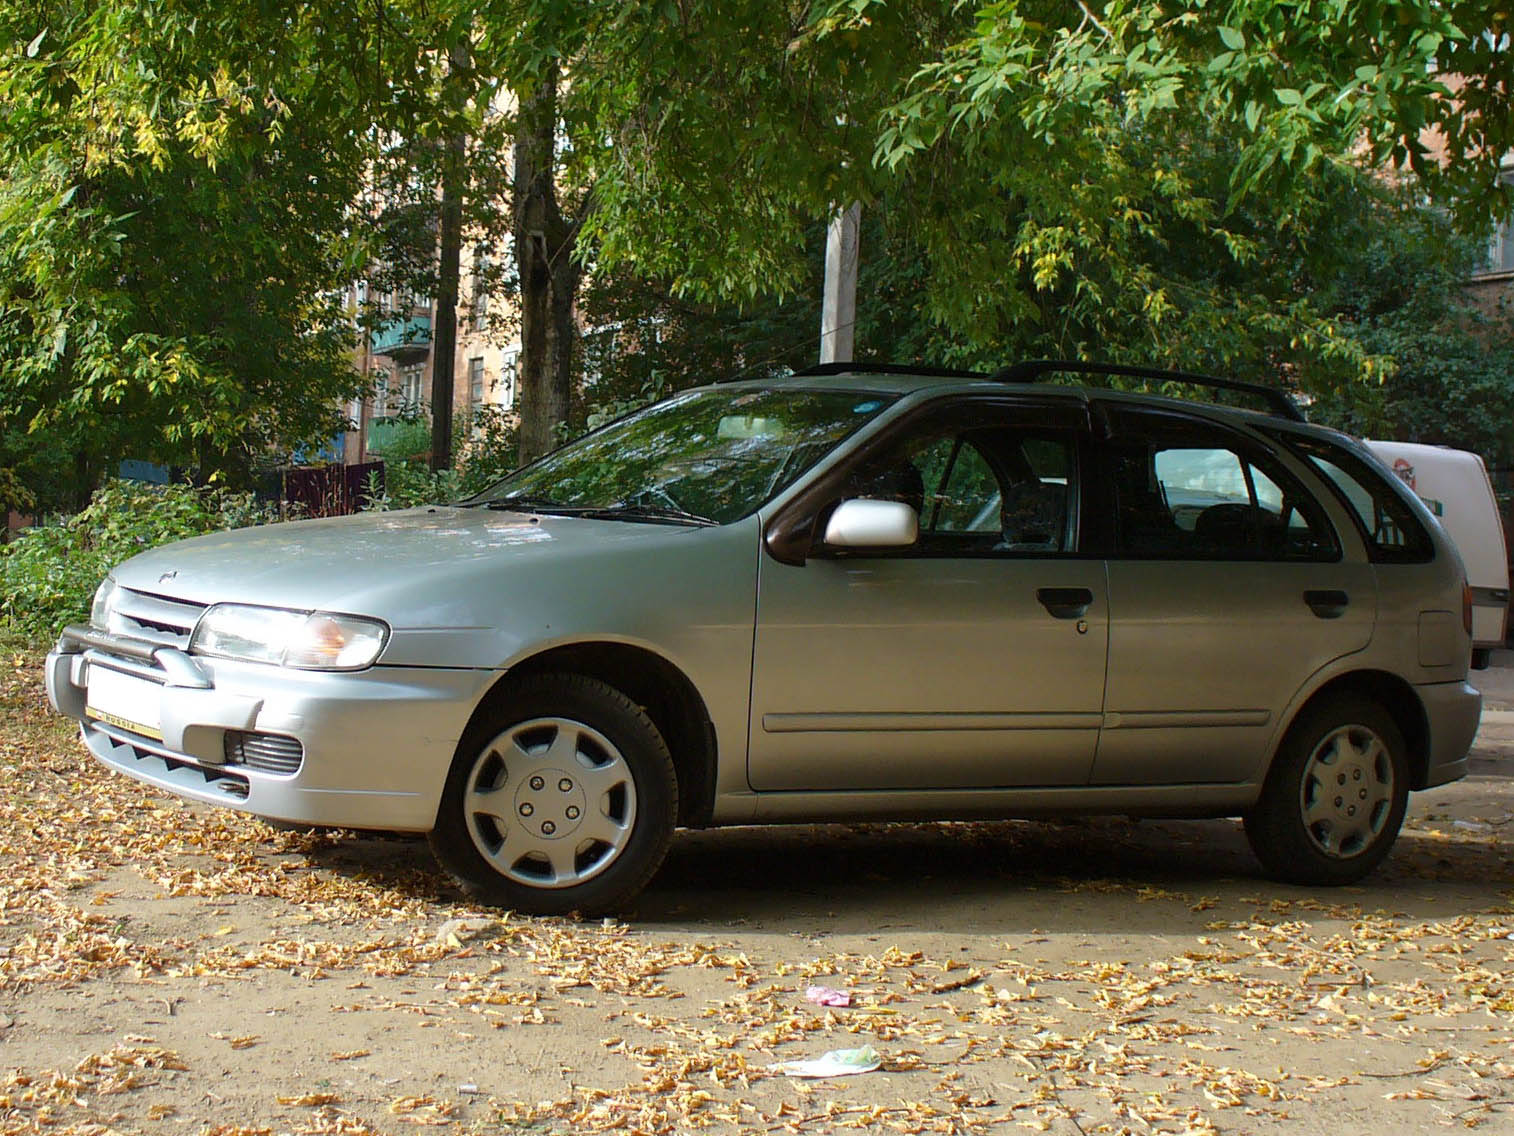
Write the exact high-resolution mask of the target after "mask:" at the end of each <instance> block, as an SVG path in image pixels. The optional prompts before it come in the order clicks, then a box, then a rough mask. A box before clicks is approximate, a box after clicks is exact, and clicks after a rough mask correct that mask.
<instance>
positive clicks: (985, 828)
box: [299, 818, 1514, 935]
mask: <svg viewBox="0 0 1514 1136" xmlns="http://www.w3.org/2000/svg"><path fill="white" fill-rule="evenodd" d="M1458 823H1466V822H1445V824H1444V825H1439V823H1438V822H1434V821H1420V820H1416V821H1413V822H1412V823H1411V826H1410V827H1408V828H1406V829H1405V831H1404V832H1403V833H1402V834H1401V835H1400V837H1399V839H1398V842H1397V844H1396V845H1395V848H1394V852H1393V854H1392V856H1391V857H1390V858H1389V860H1388V861H1387V863H1386V864H1384V865H1383V866H1382V867H1381V868H1379V869H1378V870H1377V871H1376V872H1374V873H1373V874H1372V875H1371V876H1369V877H1368V878H1367V879H1366V880H1365V881H1363V882H1362V883H1361V884H1359V885H1356V886H1352V887H1344V888H1305V887H1296V886H1291V885H1287V884H1280V883H1277V882H1274V881H1272V880H1269V879H1267V878H1265V877H1264V876H1263V875H1262V873H1261V869H1260V866H1259V865H1258V864H1257V862H1256V860H1255V859H1254V858H1253V857H1252V855H1251V852H1250V849H1249V848H1248V846H1247V844H1246V839H1245V835H1244V833H1243V831H1242V829H1241V826H1240V824H1239V823H1238V822H1236V821H1227V820H1205V821H1160V822H1157V821H1133V820H1128V819H1124V818H1093V819H1077V820H1067V821H1060V820H1053V821H996V822H944V823H928V824H865V825H840V824H832V825H788V826H762V827H758V826H753V827H744V828H724V829H711V830H706V831H691V832H680V833H679V834H678V835H677V836H676V837H675V839H674V841H673V845H672V848H671V849H670V850H669V853H668V856H667V859H666V860H665V862H664V863H663V866H662V868H661V869H660V870H659V872H658V873H657V875H656V876H654V877H653V879H652V881H651V883H650V885H649V886H648V888H647V890H646V891H645V892H644V893H643V894H642V895H641V896H640V897H639V899H638V900H637V901H636V903H635V905H634V907H633V908H632V909H631V910H630V911H628V912H627V913H626V915H625V919H626V921H627V922H629V923H632V924H635V925H638V926H642V927H645V928H648V929H665V930H668V931H674V930H677V929H684V928H687V929H698V930H699V931H701V933H707V934H712V935H719V934H720V933H721V931H722V930H735V929H740V928H750V929H761V930H764V931H768V932H778V933H791V934H799V935H807V934H816V933H819V934H869V933H888V932H892V931H893V930H896V929H916V930H927V931H934V932H942V933H962V934H1006V933H1019V932H1025V933H1029V932H1044V933H1055V932H1097V933H1106V932H1110V931H1111V930H1118V931H1120V932H1124V933H1131V934H1175V935H1181V934H1203V933H1204V932H1205V929H1206V927H1209V926H1211V925H1212V924H1213V923H1215V922H1216V921H1225V920H1236V919H1240V920H1246V919H1251V918H1255V917H1256V913H1257V911H1258V909H1259V908H1260V909H1262V910H1263V911H1265V912H1271V913H1272V916H1273V917H1277V918H1282V917H1287V913H1288V912H1290V911H1293V910H1294V909H1295V908H1297V909H1299V911H1295V912H1294V914H1295V915H1298V914H1300V913H1302V914H1304V915H1306V916H1307V915H1308V913H1310V912H1312V913H1314V914H1313V916H1311V917H1319V918H1326V917H1340V918H1350V917H1352V916H1353V915H1355V914H1360V913H1372V912H1379V911H1383V912H1392V913H1393V914H1395V915H1397V916H1401V917H1404V918H1410V919H1418V920H1445V919H1453V918H1456V917H1458V916H1461V915H1465V914H1474V913H1477V912H1480V911H1490V912H1491V911H1493V910H1494V909H1500V910H1506V909H1507V905H1508V902H1509V900H1508V893H1509V892H1510V890H1511V889H1514V841H1510V840H1508V836H1510V835H1514V832H1510V833H1505V832H1504V831H1503V830H1501V829H1499V828H1497V827H1494V826H1489V825H1482V826H1480V827H1478V828H1476V829H1462V828H1459V827H1456V826H1457V825H1458ZM299 851H301V852H302V853H303V854H304V855H305V856H307V857H308V858H309V859H310V861H311V862H312V863H313V864H315V865H317V866H319V867H322V868H325V869H327V870H330V871H333V872H336V873H340V874H344V875H354V876H361V877H363V878H365V879H367V880H369V881H371V882H373V883H374V884H377V885H379V886H380V887H383V888H386V889H392V890H394V891H396V892H399V893H401V894H405V895H409V896H412V897H416V898H422V899H431V900H434V901H436V902H438V903H463V902H467V901H466V898H465V897H464V896H463V894H462V892H461V891H460V889H458V888H457V887H456V886H455V885H453V884H452V883H451V881H450V880H448V879H447V878H446V877H445V876H444V875H443V874H442V873H440V872H439V871H438V870H437V869H436V868H435V866H434V864H433V862H432V860H431V857H430V854H429V851H428V850H427V848H426V845H425V843H424V841H422V840H418V839H415V838H400V837H394V836H384V835H379V834H371V833H342V834H330V835H326V836H319V837H313V838H311V839H310V840H309V841H308V842H306V843H305V844H304V846H303V847H301V848H300V849H299Z"/></svg>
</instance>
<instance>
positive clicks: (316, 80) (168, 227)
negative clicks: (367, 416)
mask: <svg viewBox="0 0 1514 1136" xmlns="http://www.w3.org/2000/svg"><path fill="white" fill-rule="evenodd" d="M384 16H385V19H384V20H381V21H380V22H379V23H377V24H375V22H374V21H373V20H372V19H371V16H370V13H369V12H368V10H367V9H366V8H363V9H360V8H359V7H358V6H356V5H350V4H347V3H323V4H298V5H289V6H273V7H269V6H264V5H253V6H245V5H244V6H232V7H228V8H223V9H217V10H215V11H214V12H211V11H207V10H205V9H204V6H203V5H198V4H190V3H181V2H179V0H163V2H161V3H154V4H151V5H95V4H84V3H78V2H75V0H55V2H50V3H47V4H43V5H34V4H20V3H10V2H5V3H0V44H4V45H6V46H5V50H4V52H3V54H0V394H3V405H4V406H5V408H6V418H7V421H6V423H5V426H6V428H7V429H9V430H11V431H14V430H17V429H22V430H26V431H30V432H32V433H37V432H45V433H47V434H48V435H50V436H52V437H54V438H55V439H57V440H58V441H59V443H60V444H66V445H69V446H71V447H74V452H75V454H76V456H77V462H76V485H77V488H78V489H79V490H80V491H84V492H87V490H88V488H89V486H91V485H92V484H93V483H94V482H95V480H96V479H97V478H98V476H99V475H100V473H101V471H102V470H103V469H104V468H105V467H106V466H107V465H108V464H109V463H110V462H112V461H114V460H116V459H118V458H119V457H122V456H133V457H140V458H146V459H151V460H156V461H159V462H163V463H165V464H170V465H175V466H182V467H187V468H190V469H192V470H194V471H196V473H197V476H199V477H200V478H201V479H206V480H208V479H212V478H233V479H235V478H240V477H242V476H245V473H246V471H247V470H248V468H249V467H250V465H251V464H252V463H253V462H255V461H256V460H258V459H259V458H261V457H262V455H264V454H265V453H266V452H267V451H268V449H269V448H270V447H277V448H278V449H281V450H283V451H285V452H288V451H290V450H293V449H296V448H298V447H302V446H303V447H309V446H315V445H318V444H320V443H321V442H323V441H326V440H328V439H330V437H331V435H332V434H333V433H334V432H335V431H336V430H338V429H340V428H341V426H342V421H343V418H342V414H341V404H342V402H343V400H346V399H350V398H352V397H354V396H355V395H356V394H358V393H359V392H360V391H361V389H362V379H361V378H360V376H358V375H356V374H355V373H354V370H353V367H352V364H351V360H350V347H351V343H352V337H353V328H352V325H351V322H350V320H349V318H348V314H347V312H346V311H345V310H344V309H343V307H342V303H341V299H340V297H341V293H342V291H343V290H344V289H345V286H346V285H347V283H348V282H349V281H350V280H351V279H352V278H353V277H354V276H355V275H356V274H357V270H358V268H359V266H360V265H361V264H362V263H363V262H364V260H365V258H366V256H367V253H368V236H369V234H368V233H367V232H366V231H365V229H364V226H363V225H362V217H361V213H360V212H359V211H357V210H355V209H354V205H355V203H357V202H359V201H360V200H361V198H362V190H363V188H364V187H363V178H364V174H365V170H366V168H367V162H368V161H369V159H370V158H371V157H372V155H373V153H374V149H375V139H376V138H377V137H378V134H379V131H380V128H381V127H382V126H383V125H384V124H386V123H388V124H392V123H394V122H395V121H397V120H399V119H402V118H403V117H404V116H405V113H406V110H407V98H408V92H409V90H411V88H412V86H413V85H414V84H413V83H412V82H411V77H412V76H413V75H414V74H415V73H416V72H417V71H418V70H419V66H420V57H419V55H418V54H417V52H416V51H415V50H413V49H410V50H409V51H408V54H407V51H406V44H407V42H409V41H408V40H407V36H406V35H401V34H399V33H398V29H401V28H404V27H405V21H404V19H403V12H402V11H401V10H398V9H396V8H394V7H390V8H388V9H387V10H386V11H385V13H384ZM407 34H408V33H407ZM3 460H4V457H3V455H0V462H3Z"/></svg>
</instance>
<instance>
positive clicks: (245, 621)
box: [189, 604, 389, 671]
mask: <svg viewBox="0 0 1514 1136" xmlns="http://www.w3.org/2000/svg"><path fill="white" fill-rule="evenodd" d="M388 638H389V627H388V625H387V624H384V623H381V622H380V621H379V620H376V619H364V618H362V617H360V616H356V615H334V614H332V613H330V612H324V611H315V612H304V611H288V610H286V609H284V608H277V607H252V606H250V605H248V604H216V605H215V606H214V607H212V608H210V609H209V610H207V611H206V612H205V614H204V615H202V616H200V622H199V623H197V624H196V625H195V630H194V634H193V635H192V636H191V637H190V640H189V649H190V650H191V651H192V652H194V653H196V654H200V655H215V656H218V657H219V658H223V659H242V660H245V661H247V662H253V663H273V664H276V665H283V666H286V667H296V668H298V669H300V670H320V671H358V670H362V669H363V668H364V667H368V666H372V665H373V660H374V659H376V658H378V656H379V652H380V651H382V650H383V649H384V643H385V642H386V641H387V640H388Z"/></svg>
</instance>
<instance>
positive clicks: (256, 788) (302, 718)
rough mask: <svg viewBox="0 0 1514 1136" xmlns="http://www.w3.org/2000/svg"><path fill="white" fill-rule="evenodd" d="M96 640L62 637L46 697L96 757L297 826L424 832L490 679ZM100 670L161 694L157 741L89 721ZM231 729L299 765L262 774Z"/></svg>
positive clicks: (50, 664) (459, 672)
mask: <svg viewBox="0 0 1514 1136" xmlns="http://www.w3.org/2000/svg"><path fill="white" fill-rule="evenodd" d="M101 640H102V637H100V636H88V635H75V636H71V635H70V633H69V632H65V634H64V637H63V638H62V639H61V640H60V641H59V643H58V646H57V648H55V649H54V650H53V651H51V652H50V653H49V654H48V656H47V666H46V678H47V694H48V698H49V700H50V701H51V702H52V704H53V707H54V709H56V710H57V711H58V712H59V713H61V714H65V715H67V716H68V717H70V718H74V719H76V720H78V721H79V723H80V728H81V734H82V737H83V740H84V744H85V745H86V746H87V747H88V749H89V751H90V752H91V753H93V754H94V755H95V756H96V757H97V758H99V759H100V761H102V762H103V763H104V764H105V765H107V766H109V767H110V768H112V769H114V770H117V771H118V772H121V773H125V774H127V775H128V776H130V777H134V778H136V779H137V780H139V781H145V782H146V783H147V784H149V785H154V786H156V787H157V788H160V789H163V790H166V791H167V792H170V793H174V794H177V795H178V796H181V797H188V798H190V799H192V800H197V801H205V802H208V803H210V804H214V805H224V806H227V807H229V808H235V809H240V810H242V811H245V812H250V813H255V814H257V815H258V816H264V817H269V818H272V819H277V820H284V821H290V822H293V823H296V824H310V825H331V826H338V827H343V828H369V829H385V830H390V831H400V832H425V831H428V830H429V829H430V828H431V827H432V825H433V824H434V823H435V821H436V810H437V805H438V803H439V801H440V799H441V793H442V787H443V785H444V784H445V782H446V778H447V771H448V769H449V767H450V766H451V763H452V757H453V753H454V752H455V750H456V747H457V741H458V738H459V736H460V735H461V734H462V731H463V728H464V727H465V726H466V725H467V722H468V718H469V716H470V715H471V714H472V712H473V709H474V707H475V706H476V705H477V704H478V701H479V699H480V698H482V697H483V694H484V692H485V691H486V690H487V689H488V687H489V685H490V683H491V682H492V681H493V680H494V678H496V677H497V675H496V674H495V672H491V671H484V670H473V669H450V668H431V667H372V668H370V669H368V670H366V671H357V672H318V671H294V670H285V669H283V668H280V667H275V666H268V665H265V664H258V663H240V662H233V661H229V660H224V659H207V658H201V657H191V656H189V655H186V654H184V653H183V652H182V651H178V650H175V649H173V648H163V647H159V646H153V645H147V646H145V648H144V647H142V645H140V644H137V645H136V646H137V647H138V648H140V649H137V650H135V651H127V652H125V653H123V652H121V651H119V650H118V649H116V645H112V644H110V643H106V642H102V641H101ZM144 656H145V657H144ZM95 667H103V668H107V669H109V670H113V671H120V672H122V673H125V674H130V675H134V676H136V677H138V678H141V679H145V680H147V681H148V682H150V683H153V684H155V685H156V687H157V688H158V691H157V694H156V697H157V698H158V699H159V707H158V709H159V715H158V719H159V722H160V728H159V729H158V730H157V732H159V733H161V734H162V737H161V738H155V737H151V736H149V735H148V734H147V733H144V732H138V731H137V730H134V729H132V728H129V723H123V722H121V721H118V722H116V723H114V724H113V723H111V722H107V721H102V720H99V719H98V718H97V717H95V716H94V715H92V714H90V713H88V712H87V711H86V691H87V688H88V683H89V672H90V670H91V669H92V668H95ZM142 689H143V690H144V691H147V692H148V693H149V696H151V694H152V688H150V687H143V688H142ZM228 733H232V734H233V735H234V736H235V735H236V734H239V733H251V734H265V735H273V736H274V737H276V738H279V739H291V738H292V739H295V740H296V741H298V742H299V743H300V747H301V750H302V756H301V757H300V759H299V761H298V767H297V768H295V769H293V771H292V772H288V773H276V772H265V771H261V770H258V769H254V768H249V767H248V766H247V765H245V764H242V763H239V762H237V761H235V760H228V756H227V746H226V740H227V734H228Z"/></svg>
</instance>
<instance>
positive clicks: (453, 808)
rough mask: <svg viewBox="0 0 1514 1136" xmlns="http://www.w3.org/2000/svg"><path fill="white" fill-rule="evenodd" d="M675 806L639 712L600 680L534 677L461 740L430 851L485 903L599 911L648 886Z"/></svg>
mask: <svg viewBox="0 0 1514 1136" xmlns="http://www.w3.org/2000/svg"><path fill="white" fill-rule="evenodd" d="M677 811H678V789H677V780H676V777H675V774H674V769H673V759H672V757H671V756H670V755H669V753H668V748H667V745H666V743H665V742H664V741H663V738H662V735H661V734H660V733H659V732H658V730H657V727H656V726H655V725H653V724H652V721H651V719H649V718H648V717H647V716H646V714H645V713H643V712H642V710H641V709H640V707H638V706H637V705H636V704H635V703H634V702H632V701H631V700H630V699H629V698H627V697H626V696H625V695H623V694H621V693H620V691H618V690H616V689H615V688H613V687H611V686H609V685H607V684H605V683H602V682H599V681H598V680H596V679H591V678H586V677H583V676H579V675H539V676H535V677H532V678H528V679H525V680H523V681H522V682H520V683H519V684H518V685H517V686H516V687H514V688H513V689H512V690H511V691H510V692H509V693H508V694H507V695H506V696H505V698H504V699H503V701H502V702H501V703H500V704H499V705H497V706H495V707H494V708H493V709H492V711H491V712H490V713H487V714H485V715H482V716H481V718H480V720H479V721H477V722H475V723H474V724H473V725H471V726H470V727H469V729H468V732H467V733H466V734H465V735H464V737H463V740H462V741H461V742H460V743H459V745H458V751H457V755H456V757H455V758H454V759H453V762H452V769H451V772H450V773H449V775H448V777H447V785H446V789H445V790H444V791H443V794H442V802H441V807H440V809H439V810H438V812H437V820H436V826H435V828H434V829H433V830H432V832H431V836H430V840H431V848H432V851H433V852H434V853H435V854H436V858H437V860H439V861H440V862H441V864H442V866H443V867H444V868H446V869H447V871H448V872H450V873H451V874H452V875H453V876H454V877H455V878H456V879H457V880H458V882H459V883H461V884H462V885H463V887H464V889H465V890H467V891H468V892H469V893H470V894H471V895H474V896H476V897H478V898H479V899H482V900H484V901H485V902H487V903H492V904H497V905H499V906H502V907H510V908H514V909H515V910H517V911H525V912H531V913H533V914H542V915H548V914H565V913H567V912H574V911H576V912H580V913H582V914H586V915H587V914H596V913H600V912H605V911H613V910H617V909H619V908H620V907H622V906H623V905H624V904H626V903H627V902H628V901H629V900H630V899H631V898H632V897H634V896H635V895H636V894H637V893H638V892H640V891H641V889H642V888H643V887H645V886H646V883H647V881H648V880H650V879H651V877H652V875H653V873H655V872H656V871H657V868H658V867H659V865H661V863H662V858H663V855H664V854H665V853H666V852H667V848H668V844H669V842H670V840H671V839H672V834H673V827H674V823H675V818H676V816H677Z"/></svg>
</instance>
